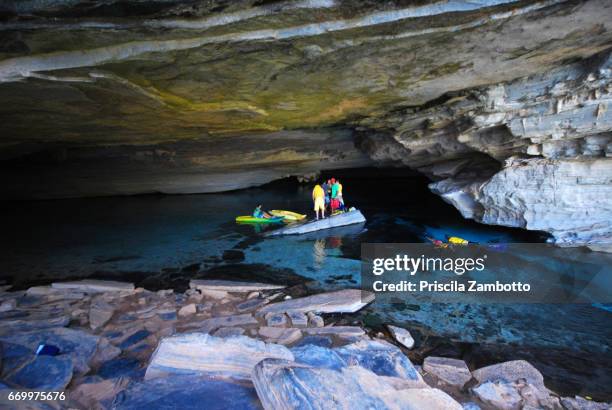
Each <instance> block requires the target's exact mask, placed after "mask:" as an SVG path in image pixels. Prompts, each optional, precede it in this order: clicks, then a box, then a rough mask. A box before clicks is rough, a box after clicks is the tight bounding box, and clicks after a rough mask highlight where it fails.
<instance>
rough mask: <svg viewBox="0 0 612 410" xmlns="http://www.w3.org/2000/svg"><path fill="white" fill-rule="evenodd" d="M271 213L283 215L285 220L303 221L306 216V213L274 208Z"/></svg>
mask: <svg viewBox="0 0 612 410" xmlns="http://www.w3.org/2000/svg"><path fill="white" fill-rule="evenodd" d="M270 215H273V216H282V217H283V218H285V221H301V220H302V219H305V218H306V215H302V214H298V213H297V212H291V211H284V210H282V209H273V210H271V211H270Z"/></svg>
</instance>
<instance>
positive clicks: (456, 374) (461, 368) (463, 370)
mask: <svg viewBox="0 0 612 410" xmlns="http://www.w3.org/2000/svg"><path fill="white" fill-rule="evenodd" d="M423 370H425V371H426V372H427V373H429V374H432V375H434V376H435V377H436V378H438V379H439V380H441V381H443V382H444V383H447V384H449V385H451V386H455V387H458V388H459V389H461V388H463V386H464V385H465V384H466V383H467V382H469V381H470V380H471V379H472V373H470V369H468V367H467V365H466V364H465V362H464V361H463V360H459V359H451V358H447V357H434V356H429V357H426V358H425V360H424V361H423Z"/></svg>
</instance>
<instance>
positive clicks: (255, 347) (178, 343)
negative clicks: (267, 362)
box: [145, 333, 293, 380]
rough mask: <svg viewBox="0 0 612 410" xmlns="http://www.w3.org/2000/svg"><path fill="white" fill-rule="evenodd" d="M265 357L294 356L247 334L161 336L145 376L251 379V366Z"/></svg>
mask: <svg viewBox="0 0 612 410" xmlns="http://www.w3.org/2000/svg"><path fill="white" fill-rule="evenodd" d="M266 358H279V359H286V360H293V354H292V353H291V351H289V349H287V348H286V347H284V346H281V345H277V344H269V343H264V342H262V341H259V340H255V339H251V338H249V337H246V336H235V337H228V338H220V337H215V336H211V335H208V334H203V333H191V334H182V335H176V336H171V337H167V338H164V339H162V340H161V342H160V343H159V345H158V346H157V349H156V350H155V352H154V353H153V356H152V358H151V362H150V364H149V367H148V368H147V371H146V374H145V379H147V380H148V379H154V378H157V377H164V376H167V375H170V374H200V375H207V376H221V377H229V378H232V379H236V380H250V378H251V372H252V370H253V367H254V366H255V365H256V364H257V363H258V362H260V361H261V360H263V359H266Z"/></svg>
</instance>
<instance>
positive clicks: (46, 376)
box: [6, 356, 73, 390]
mask: <svg viewBox="0 0 612 410" xmlns="http://www.w3.org/2000/svg"><path fill="white" fill-rule="evenodd" d="M72 370H73V364H72V359H71V358H70V356H35V357H34V358H33V359H32V360H31V361H30V362H28V363H26V364H25V365H23V366H22V367H20V368H19V369H17V370H15V371H14V372H11V373H10V374H9V375H8V376H7V377H6V380H7V381H8V382H10V383H12V384H15V385H17V386H21V387H24V388H28V389H39V390H63V389H64V388H65V387H66V386H67V385H68V383H70V380H71V379H72Z"/></svg>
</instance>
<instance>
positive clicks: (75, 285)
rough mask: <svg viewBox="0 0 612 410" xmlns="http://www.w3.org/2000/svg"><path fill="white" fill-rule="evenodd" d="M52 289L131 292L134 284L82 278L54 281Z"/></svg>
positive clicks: (89, 291)
mask: <svg viewBox="0 0 612 410" xmlns="http://www.w3.org/2000/svg"><path fill="white" fill-rule="evenodd" d="M51 287H52V288H53V289H73V290H79V291H81V292H88V293H92V292H93V293H97V292H133V291H134V284H133V283H128V282H116V281H112V280H96V279H83V280H77V281H72V282H54V283H53V284H51Z"/></svg>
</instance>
